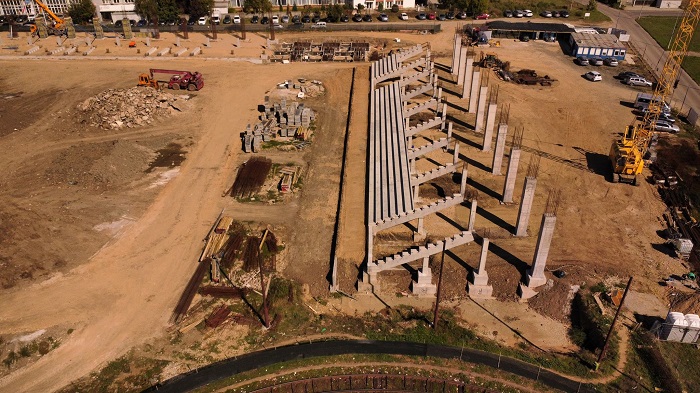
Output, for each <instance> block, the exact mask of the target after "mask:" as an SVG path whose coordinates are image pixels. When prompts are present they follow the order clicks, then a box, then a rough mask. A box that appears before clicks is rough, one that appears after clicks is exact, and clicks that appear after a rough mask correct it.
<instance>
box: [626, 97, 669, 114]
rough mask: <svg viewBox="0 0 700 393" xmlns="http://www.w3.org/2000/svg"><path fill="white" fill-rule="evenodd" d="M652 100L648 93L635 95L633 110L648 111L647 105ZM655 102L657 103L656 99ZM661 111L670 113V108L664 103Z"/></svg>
mask: <svg viewBox="0 0 700 393" xmlns="http://www.w3.org/2000/svg"><path fill="white" fill-rule="evenodd" d="M653 99H654V96H653V95H651V94H648V93H639V94H637V99H636V100H635V101H634V109H639V110H640V111H642V112H645V111H647V110H648V109H649V103H650V102H651V100H653ZM655 101H656V102H658V101H659V99H658V98H657V99H656V100H655ZM661 111H662V112H663V113H671V107H670V106H668V104H667V103H665V102H664V105H663V106H662V107H661Z"/></svg>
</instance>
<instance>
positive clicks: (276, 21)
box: [272, 15, 280, 25]
mask: <svg viewBox="0 0 700 393" xmlns="http://www.w3.org/2000/svg"><path fill="white" fill-rule="evenodd" d="M279 23H280V17H279V16H278V15H272V24H273V25H277V24H279Z"/></svg>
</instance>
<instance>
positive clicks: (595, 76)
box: [583, 71, 603, 82]
mask: <svg viewBox="0 0 700 393" xmlns="http://www.w3.org/2000/svg"><path fill="white" fill-rule="evenodd" d="M583 76H584V77H585V78H586V79H588V80H589V81H591V82H600V81H602V80H603V76H602V75H600V72H598V71H588V72H586V73H585V74H584V75H583Z"/></svg>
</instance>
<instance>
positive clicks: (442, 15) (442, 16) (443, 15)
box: [437, 14, 447, 20]
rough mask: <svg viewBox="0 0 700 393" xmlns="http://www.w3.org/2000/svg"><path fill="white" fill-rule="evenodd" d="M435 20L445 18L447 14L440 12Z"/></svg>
mask: <svg viewBox="0 0 700 393" xmlns="http://www.w3.org/2000/svg"><path fill="white" fill-rule="evenodd" d="M437 20H447V15H445V14H440V15H438V16H437Z"/></svg>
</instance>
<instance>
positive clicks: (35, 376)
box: [0, 61, 328, 392]
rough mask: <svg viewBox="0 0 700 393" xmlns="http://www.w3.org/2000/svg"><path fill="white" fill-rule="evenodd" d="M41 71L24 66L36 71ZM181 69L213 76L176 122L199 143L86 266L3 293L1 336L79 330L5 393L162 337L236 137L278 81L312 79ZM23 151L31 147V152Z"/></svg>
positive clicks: (65, 376)
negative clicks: (132, 220) (143, 210)
mask: <svg viewBox="0 0 700 393" xmlns="http://www.w3.org/2000/svg"><path fill="white" fill-rule="evenodd" d="M40 66H41V65H40V64H39V63H32V62H30V63H29V64H28V67H35V68H36V69H37V70H38V69H39V68H40ZM185 66H186V67H194V66H196V67H197V68H199V70H200V71H201V72H202V73H203V74H205V75H206V76H207V86H206V89H205V90H202V92H201V93H200V94H199V102H198V103H197V110H195V111H193V113H190V114H189V115H188V116H186V117H180V118H179V119H178V124H176V125H175V124H171V126H173V128H184V129H191V130H193V131H194V134H195V135H196V143H195V145H194V147H193V148H192V151H191V152H190V153H189V156H188V159H187V160H186V161H185V163H184V164H183V166H182V168H181V170H180V173H179V175H178V176H177V177H175V178H174V179H173V180H172V181H171V182H170V183H169V184H168V185H167V186H165V188H164V189H163V190H162V192H161V193H160V194H159V195H158V196H157V198H156V199H155V201H154V202H153V204H152V205H151V206H150V207H149V208H148V210H147V212H146V213H145V214H144V215H143V217H141V218H140V219H139V220H138V221H137V222H135V223H134V224H132V225H131V227H130V228H128V229H127V230H126V231H125V232H124V233H123V234H122V236H121V237H119V238H118V239H115V240H114V241H113V242H112V243H111V244H109V245H107V246H106V247H105V248H103V249H102V250H100V251H99V252H98V253H97V254H96V255H94V256H93V257H92V258H91V259H90V261H89V262H88V263H87V264H85V265H83V266H80V267H78V268H76V269H74V270H72V271H71V272H70V273H68V274H66V275H63V276H60V277H57V278H55V279H52V280H50V281H47V282H44V283H39V284H36V285H33V286H31V287H29V288H26V289H24V290H9V291H5V292H3V293H0V303H1V304H3V307H2V309H1V310H0V333H3V334H9V333H21V332H27V331H33V330H38V329H41V328H44V327H48V326H55V325H59V324H60V325H64V326H67V327H72V328H75V332H73V334H72V335H71V336H70V337H69V339H66V340H65V341H64V342H63V343H62V344H61V345H60V347H59V348H57V349H56V350H54V351H52V352H51V353H49V354H48V355H47V356H44V357H42V358H41V359H39V360H38V361H37V362H36V363H34V364H32V365H29V366H28V367H25V368H23V369H20V370H17V371H16V372H14V373H12V374H11V375H9V376H6V377H5V378H3V379H1V380H0V390H2V391H16V392H19V391H23V392H47V391H52V390H54V389H57V388H60V387H62V386H64V385H66V384H67V383H69V382H70V381H71V380H73V379H76V378H78V377H81V376H83V375H85V374H87V373H88V372H90V371H92V370H94V369H96V368H97V367H99V366H100V365H103V364H105V362H107V361H109V360H111V359H114V358H116V357H118V356H119V355H121V354H122V353H124V352H125V351H127V350H128V349H129V348H131V347H132V346H133V345H135V344H138V343H140V342H143V341H144V340H146V339H147V338H149V337H152V336H155V335H159V334H161V332H162V331H163V328H165V327H166V326H167V322H168V318H169V316H170V313H171V311H172V306H173V305H174V304H175V302H176V300H177V298H178V296H179V293H180V291H181V289H182V288H183V286H184V284H185V283H186V281H187V278H188V277H189V275H190V274H191V272H192V271H193V269H194V262H195V261H196V258H197V256H198V255H199V252H200V251H201V243H200V242H199V239H202V238H204V236H205V235H206V233H207V231H208V229H209V226H210V225H211V222H212V220H213V219H214V218H215V217H216V215H217V214H218V212H219V211H220V210H221V208H222V206H223V205H224V204H225V201H224V200H223V199H222V197H221V193H222V190H225V189H226V188H227V186H228V184H227V182H228V181H229V179H230V178H231V173H232V171H233V165H234V164H233V163H234V162H235V160H236V156H237V155H238V151H239V146H240V145H239V144H240V141H239V137H238V133H239V130H243V129H244V128H245V125H246V124H247V123H249V122H250V121H251V120H253V119H254V117H255V110H256V108H257V105H258V104H259V103H260V102H262V99H263V97H264V95H265V92H266V91H267V90H269V89H270V88H272V87H274V84H275V83H276V82H278V79H280V78H282V79H285V78H292V77H294V76H295V75H297V74H299V73H301V72H302V71H304V72H306V71H308V67H303V66H300V65H291V66H281V65H273V66H269V67H268V68H267V69H266V70H269V71H270V72H266V73H260V72H256V71H255V68H254V66H253V65H250V64H226V63H214V64H212V63H209V64H202V63H197V64H196V65H193V64H190V65H185ZM10 67H13V68H17V65H13V66H10ZM111 67H112V65H110V64H109V63H108V62H91V61H81V62H74V63H72V64H71V65H70V69H65V70H63V73H64V74H65V75H66V77H65V79H64V83H70V82H72V81H77V80H79V79H80V78H81V75H85V74H88V73H98V74H99V72H100V70H106V69H110V68H111ZM124 68H125V69H126V70H128V71H127V72H122V76H123V75H126V78H128V81H127V82H124V84H128V85H131V83H133V79H134V75H136V74H137V68H138V66H137V65H135V64H126V65H125V66H124ZM327 68H328V67H327V66H325V65H320V66H316V68H315V71H314V73H308V72H307V73H306V74H305V75H307V76H312V77H314V76H316V75H315V73H316V72H318V73H321V74H322V73H323V72H324V70H325V69H327ZM309 74H311V75H309ZM23 75H24V74H23ZM29 79H30V78H29V76H27V77H26V82H27V83H28V84H29V85H31V83H30V81H29ZM112 79H115V78H112ZM244 80H245V81H246V83H245V88H242V87H241V85H242V83H241V81H244ZM35 83H37V82H35ZM84 83H88V82H84ZM56 84H58V82H56ZM95 85H97V86H95ZM91 87H92V90H93V91H94V90H99V89H101V88H103V87H104V86H103V83H102V82H95V83H93V84H92V85H91ZM85 98H87V97H83V98H82V99H85ZM232 109H233V110H232ZM30 130H31V128H30ZM20 134H21V133H20ZM20 134H17V136H16V137H17V138H20V137H21V135H20ZM25 137H26V136H25ZM26 150H27V151H30V150H31V149H30V147H29V146H28V147H27V149H26ZM27 154H28V153H27ZM13 157H15V158H16V157H17V156H13ZM9 164H12V162H10V163H9Z"/></svg>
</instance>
